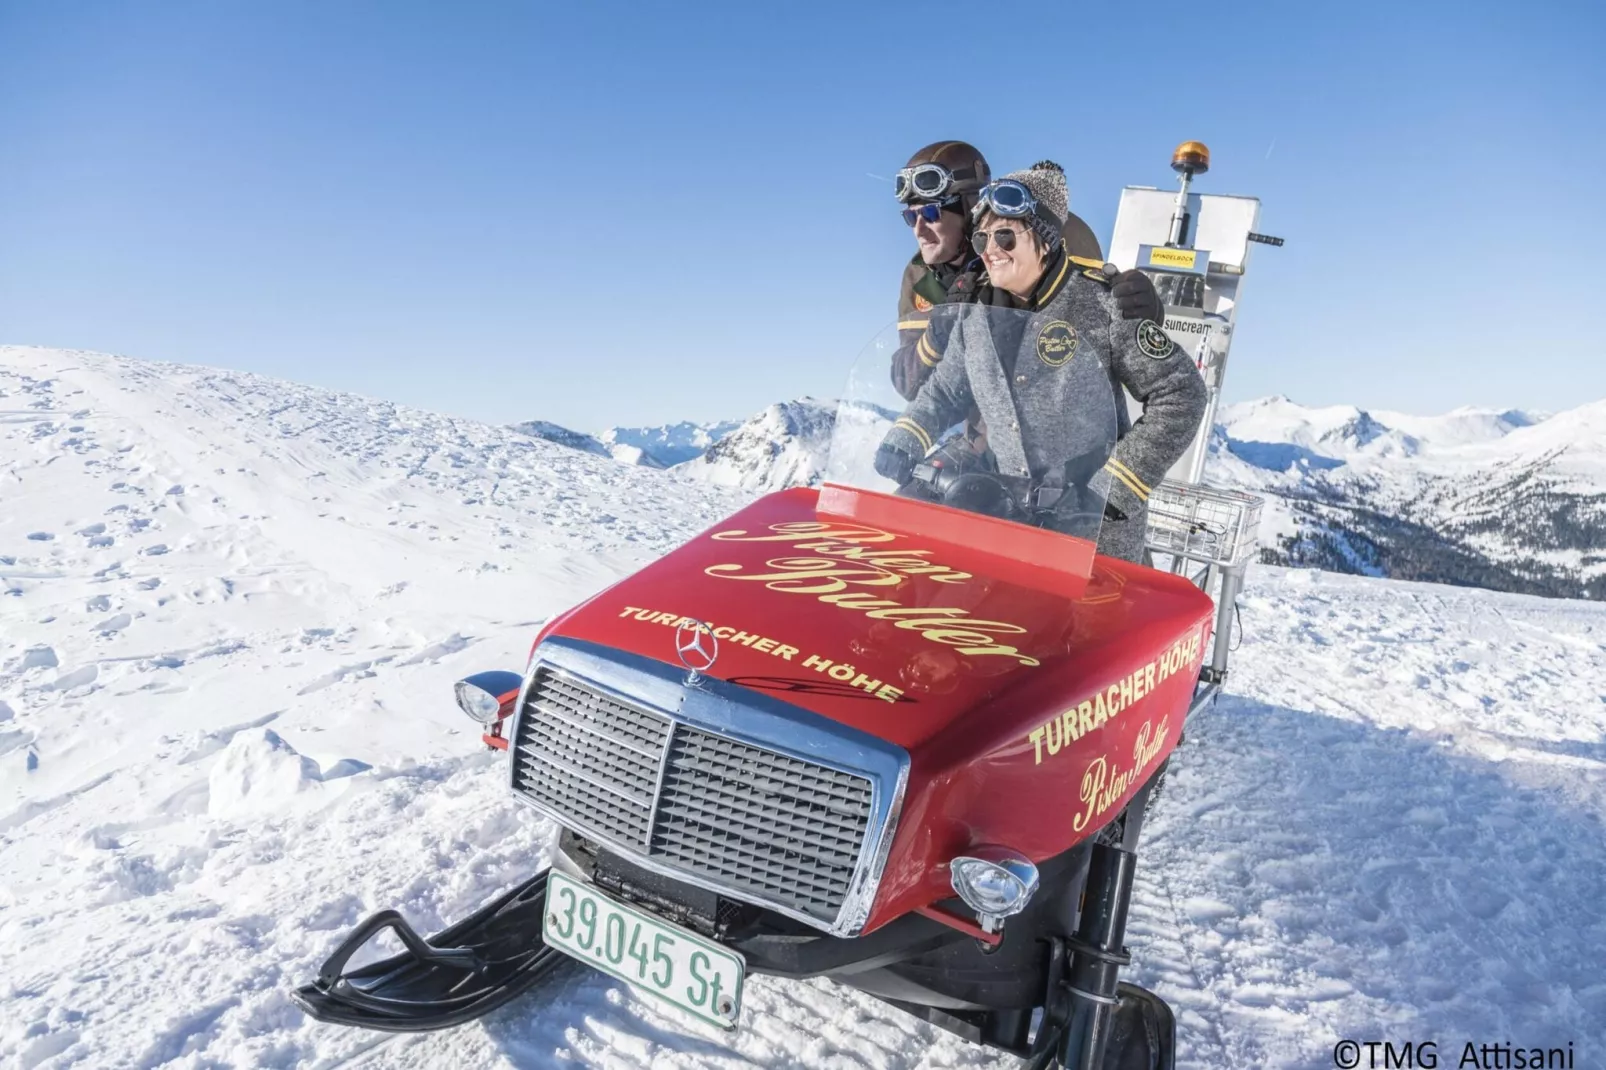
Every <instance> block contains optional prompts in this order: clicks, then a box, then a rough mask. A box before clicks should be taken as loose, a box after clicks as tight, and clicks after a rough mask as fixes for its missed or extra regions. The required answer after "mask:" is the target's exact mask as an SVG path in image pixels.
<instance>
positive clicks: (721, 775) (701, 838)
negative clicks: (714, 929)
mask: <svg viewBox="0 0 1606 1070" xmlns="http://www.w3.org/2000/svg"><path fill="white" fill-rule="evenodd" d="M869 819H870V782H869V781H868V780H865V779H864V778H863V777H858V776H854V775H852V774H851V773H842V772H838V771H837V770H835V769H827V768H825V767H824V766H819V765H815V764H814V763H812V762H805V761H801V760H799V759H797V758H789V757H787V756H785V755H782V754H776V753H774V752H773V751H767V750H762V749H760V748H758V747H752V746H748V745H747V744H745V743H738V742H736V741H734V740H729V739H725V738H723V737H721V736H714V735H709V734H708V733H706V732H700V731H698V730H697V729H695V728H689V727H687V726H685V725H681V726H679V727H678V728H677V729H676V731H675V736H674V741H673V743H671V745H670V748H669V761H668V762H667V763H666V765H665V767H664V787H663V792H662V794H661V795H660V796H659V801H658V819H657V821H656V823H655V824H654V826H653V835H652V854H653V855H654V856H656V857H659V858H662V859H664V860H666V861H669V862H672V863H674V864H676V865H679V866H682V867H684V868H686V869H691V870H696V871H698V872H700V873H704V874H707V875H709V876H712V877H716V878H717V879H718V880H719V881H720V882H721V883H728V884H730V885H731V886H733V887H734V888H739V889H742V890H744V891H747V892H749V893H752V894H754V895H756V896H758V897H760V898H763V899H770V900H774V899H781V900H786V901H789V902H790V903H791V904H792V905H793V907H794V908H795V909H798V910H802V911H804V912H805V913H807V914H809V915H811V916H813V917H817V918H823V919H826V920H829V919H831V918H834V917H835V916H836V912H837V910H838V909H839V908H840V907H841V906H842V899H843V897H844V896H845V895H846V894H847V890H848V885H849V884H850V882H851V881H852V879H853V870H854V868H855V867H856V866H857V865H858V862H859V848H860V847H862V846H863V844H864V829H865V825H866V824H868V822H869Z"/></svg>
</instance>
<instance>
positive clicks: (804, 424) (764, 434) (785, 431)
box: [675, 397, 837, 492]
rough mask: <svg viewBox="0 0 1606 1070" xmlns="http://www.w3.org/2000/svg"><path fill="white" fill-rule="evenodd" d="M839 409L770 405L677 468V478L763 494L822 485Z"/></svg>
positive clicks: (804, 401)
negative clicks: (682, 477) (821, 480)
mask: <svg viewBox="0 0 1606 1070" xmlns="http://www.w3.org/2000/svg"><path fill="white" fill-rule="evenodd" d="M836 409H837V403H836V402H834V401H821V400H819V399H817V398H808V397H805V398H799V399H798V400H796V401H786V402H782V403H780V404H778V405H771V406H769V407H768V408H766V409H764V410H763V411H762V412H760V413H758V414H757V415H756V416H753V417H752V418H751V419H749V420H747V421H746V422H745V423H743V424H741V425H740V426H738V427H737V428H736V429H735V430H733V431H731V432H730V433H728V434H726V435H724V436H723V437H721V438H720V439H719V440H718V441H717V442H715V443H714V444H713V445H711V446H709V447H708V448H707V449H706V450H705V451H704V452H703V453H702V454H701V455H700V456H698V457H694V458H693V459H691V460H689V461H686V462H684V463H683V464H680V465H677V466H676V467H675V471H676V472H677V473H679V474H681V475H685V476H689V477H691V478H693V479H696V480H699V481H701V482H705V483H712V484H714V485H716V486H721V487H735V488H739V489H742V490H749V491H756V492H764V491H772V490H782V489H784V488H786V487H799V486H808V485H810V484H813V483H818V482H819V481H820V476H821V475H822V473H824V471H825V462H826V457H827V454H828V453H829V451H830V447H831V431H832V428H834V427H835V425H836Z"/></svg>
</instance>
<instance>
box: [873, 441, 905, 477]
mask: <svg viewBox="0 0 1606 1070" xmlns="http://www.w3.org/2000/svg"><path fill="white" fill-rule="evenodd" d="M875 470H876V471H877V472H879V473H880V474H881V475H883V476H885V477H886V478H888V479H890V480H892V481H893V482H894V483H896V484H898V486H900V487H901V486H903V485H904V484H905V483H907V482H909V477H910V476H912V475H914V471H915V459H914V457H913V456H911V455H910V454H909V453H908V452H907V451H905V450H901V449H899V448H898V447H897V446H894V445H892V444H891V443H888V442H883V443H882V444H881V448H880V449H878V450H876V451H875Z"/></svg>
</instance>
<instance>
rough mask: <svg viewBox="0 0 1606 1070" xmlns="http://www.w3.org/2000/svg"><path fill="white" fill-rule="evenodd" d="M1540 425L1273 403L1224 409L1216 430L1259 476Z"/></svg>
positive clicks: (1529, 419) (1497, 413) (1490, 412)
mask: <svg viewBox="0 0 1606 1070" xmlns="http://www.w3.org/2000/svg"><path fill="white" fill-rule="evenodd" d="M1540 419H1541V418H1540V417H1537V416H1536V415H1534V414H1531V413H1526V412H1522V411H1520V410H1517V409H1506V410H1495V409H1476V408H1462V409H1456V410H1455V411H1453V412H1449V413H1446V414H1444V415H1442V416H1413V415H1410V414H1407V413H1397V412H1384V411H1376V412H1368V411H1366V410H1364V409H1358V408H1356V407H1355V406H1353V405H1328V406H1320V407H1312V406H1307V405H1300V404H1299V403H1297V402H1294V401H1290V400H1289V399H1288V398H1286V397H1281V396H1277V397H1268V398H1258V399H1256V400H1254V401H1245V402H1240V403H1238V404H1235V405H1227V406H1224V407H1223V408H1222V409H1221V412H1220V413H1219V415H1218V417H1217V424H1218V428H1219V431H1220V434H1221V435H1222V436H1223V439H1224V444H1225V445H1226V447H1227V448H1228V449H1229V450H1230V451H1231V452H1232V453H1233V454H1234V455H1236V456H1238V457H1239V458H1241V459H1243V460H1244V461H1246V462H1248V463H1249V464H1251V465H1254V466H1255V467H1258V468H1265V469H1268V470H1271V471H1285V470H1287V469H1289V468H1290V467H1292V466H1293V465H1295V464H1298V463H1299V462H1301V461H1303V462H1305V464H1306V465H1308V466H1310V467H1315V468H1319V469H1328V468H1332V467H1335V466H1336V465H1338V464H1346V463H1350V462H1354V461H1361V460H1373V459H1376V460H1383V459H1391V458H1405V457H1416V456H1418V455H1420V454H1422V453H1424V452H1433V451H1440V450H1446V449H1454V448H1456V447H1462V446H1472V445H1477V444H1479V443H1486V442H1494V441H1497V440H1499V439H1502V438H1504V437H1505V436H1507V435H1509V434H1511V433H1512V432H1514V431H1518V430H1521V429H1523V428H1527V427H1530V426H1533V425H1535V424H1536V423H1538V422H1539V420H1540Z"/></svg>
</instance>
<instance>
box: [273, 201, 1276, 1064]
mask: <svg viewBox="0 0 1606 1070" xmlns="http://www.w3.org/2000/svg"><path fill="white" fill-rule="evenodd" d="M1185 193H1186V187H1184V194H1185ZM962 317H963V318H962V321H961V323H960V324H959V326H958V328H957V329H956V332H955V336H956V337H961V336H967V335H968V336H969V337H971V338H977V337H981V336H983V335H987V336H992V337H999V336H1001V335H1006V334H1010V335H1012V336H1013V337H1019V336H1020V334H1019V332H1022V331H1025V330H1030V329H1033V327H1034V324H1032V323H1031V322H1030V318H1031V314H1030V313H1027V312H1022V311H1017V310H1011V309H1000V308H987V307H982V306H975V305H972V306H965V310H964V312H963V314H962ZM897 345H898V336H897V332H896V330H895V329H894V328H889V329H888V330H887V331H885V332H883V334H882V335H881V336H879V337H878V338H877V339H876V340H875V341H874V342H873V343H872V344H871V345H870V346H869V347H868V348H867V349H866V351H865V352H864V353H863V354H862V355H861V357H860V359H859V360H858V361H857V362H856V364H855V366H854V368H853V371H852V374H851V376H850V380H849V383H848V386H847V389H846V390H845V391H844V393H843V395H842V401H841V403H840V407H839V409H838V413H837V418H836V425H835V432H834V437H833V442H832V448H831V454H830V459H829V464H828V467H827V472H826V478H825V480H824V481H823V483H822V485H821V486H819V487H818V488H795V489H791V490H786V491H782V492H779V493H775V494H771V495H769V496H767V497H764V498H762V499H760V500H758V501H756V502H754V503H753V504H752V505H750V506H748V507H747V508H745V509H743V510H742V511H740V512H738V513H736V514H735V515H733V516H731V517H730V518H729V519H727V520H725V521H724V522H722V523H720V524H718V525H716V526H715V527H713V528H712V529H710V530H708V531H706V532H704V533H703V534H701V535H699V536H698V537H697V538H695V539H693V540H691V541H690V542H688V543H687V544H685V545H684V546H682V547H680V548H679V549H677V550H675V551H674V552H672V553H670V554H669V555H667V556H665V557H664V558H662V559H660V560H658V561H656V562H654V563H653V564H651V565H649V566H647V567H646V568H644V569H642V570H641V571H639V572H637V573H635V574H634V575H632V576H630V577H628V578H626V579H624V580H622V581H621V582H619V583H617V584H615V585H614V586H612V587H610V588H608V589H607V590H604V591H602V592H601V593H599V594H597V595H596V596H594V597H593V598H591V599H589V600H588V601H586V602H584V603H583V604H581V605H579V606H576V607H574V608H573V609H571V610H569V611H567V612H566V613H564V614H562V615H560V616H558V617H556V618H554V619H553V620H551V621H549V622H548V623H547V624H546V625H545V627H544V628H543V629H542V630H541V632H540V634H539V635H538V636H537V637H536V639H535V643H534V646H533V649H532V650H531V653H530V657H529V662H528V664H527V665H526V666H525V668H524V670H523V671H522V672H511V671H499V672H487V673H481V674H479V675H477V676H474V677H470V678H469V679H467V680H464V681H460V682H459V683H458V684H457V697H458V702H459V705H460V706H462V708H463V709H464V710H465V711H466V712H467V713H469V714H470V716H472V717H474V718H475V719H477V720H479V721H480V722H482V723H483V724H484V726H485V735H484V738H485V740H486V742H487V743H488V744H490V745H491V746H494V747H497V748H499V749H501V750H503V751H505V753H506V755H507V766H506V777H507V780H506V783H507V789H508V790H509V791H511V792H513V793H514V794H515V795H516V796H517V797H518V798H519V799H520V800H521V801H522V802H524V803H526V804H528V806H529V807H530V809H531V810H532V811H533V812H532V815H531V819H532V820H536V819H539V818H545V819H547V820H549V821H550V822H551V823H552V825H553V827H554V830H555V832H554V835H555V838H556V843H555V848H554V850H553V851H552V853H551V859H552V861H551V865H550V867H549V868H547V869H545V870H543V871H542V872H539V873H534V874H532V876H531V877H530V878H529V880H527V881H526V882H525V883H523V884H522V885H519V886H517V887H515V888H512V889H510V890H509V891H508V892H507V893H505V894H504V895H502V896H500V897H499V898H497V899H496V900H494V901H493V902H491V903H490V904H488V905H487V906H485V907H484V908H483V909H481V910H480V911H479V912H477V913H476V914H474V915H473V916H471V917H469V918H467V919H465V920H463V921H462V922H460V923H458V924H456V925H453V926H451V927H450V928H447V929H446V930H444V931H442V932H440V933H438V934H436V935H434V936H431V937H429V938H428V939H425V938H424V937H422V936H420V935H419V934H418V933H417V932H415V931H414V930H413V929H412V928H411V927H410V926H409V925H408V924H407V922H406V921H405V920H404V919H403V918H402V917H401V916H400V915H399V914H397V913H396V912H394V911H383V912H381V913H379V914H376V915H374V916H372V917H370V918H369V919H367V920H366V921H365V922H363V923H362V924H361V925H360V926H358V927H357V928H356V929H355V930H354V931H353V932H352V933H351V934H349V935H348V936H347V937H346V939H345V940H344V941H343V942H342V943H341V944H340V945H339V947H338V948H336V949H335V951H334V954H333V955H332V956H331V957H330V958H329V960H328V961H327V963H326V964H325V965H324V967H323V970H322V971H321V973H320V975H319V976H318V977H317V978H316V979H315V980H314V981H312V982H311V983H309V984H306V985H304V986H302V987H301V988H299V989H298V990H297V991H296V992H295V999H296V1002H297V1003H298V1004H299V1005H300V1006H301V1007H302V1008H303V1009H304V1010H305V1011H306V1012H307V1013H309V1014H311V1015H312V1016H313V1017H315V1018H318V1019H321V1020H324V1021H328V1022H336V1023H343V1024H348V1025H355V1026H361V1027H366V1028H370V1029H379V1030H392V1031H417V1030H429V1029H439V1028H446V1027H449V1026H453V1025H457V1024H461V1023H463V1022H466V1021H469V1020H472V1019H474V1018H477V1017H479V1016H481V1015H484V1014H486V1013H487V1012H489V1011H491V1010H493V1009H495V1008H497V1007H500V1006H502V1005H504V1004H506V1003H508V1001H509V1000H511V999H513V998H514V997H516V996H518V995H520V994H521V993H525V992H530V993H531V995H530V998H529V999H528V1000H527V1003H528V1006H529V1010H530V1013H537V1007H538V1006H539V1003H538V1000H539V992H540V987H539V982H540V981H541V979H542V977H543V976H545V975H546V974H548V973H549V972H551V971H552V970H553V969H554V968H556V967H558V966H559V965H560V964H566V963H573V962H576V961H577V962H579V963H583V964H584V965H585V966H587V967H590V968H593V969H597V970H601V971H602V972H604V973H606V974H609V975H611V976H613V977H615V978H617V979H619V980H621V981H624V982H626V983H628V984H630V985H631V986H633V987H634V988H636V989H638V990H639V991H642V992H646V993H649V994H650V995H652V996H655V997H657V998H659V999H661V1000H664V1001H666V1002H668V1003H670V1004H673V1005H674V1006H676V1007H679V1008H681V1009H682V1010H684V1011H686V1012H688V1013H690V1014H691V1015H694V1016H696V1017H697V1018H699V1019H702V1020H703V1021H706V1022H708V1023H712V1024H713V1025H715V1026H720V1027H724V1028H732V1029H734V1028H739V1027H740V1025H741V1021H742V1003H743V1000H742V995H743V986H744V982H745V981H746V979H747V978H748V977H750V976H752V975H755V974H769V975H774V976H780V977H790V978H805V977H820V976H823V977H827V978H831V979H832V980H834V981H836V982H837V983H840V984H844V985H848V986H850V987H852V988H855V989H858V990H859V991H862V992H865V993H868V994H870V995H872V996H875V997H878V998H879V999H882V1000H884V1001H886V1002H888V1003H890V1004H892V1005H894V1006H897V1007H899V1008H902V1009H903V1010H905V1011H907V1012H909V1013H911V1014H914V1015H917V1016H919V1017H921V1018H924V1019H926V1020H928V1021H930V1022H932V1023H935V1024H937V1025H940V1026H942V1027H944V1028H947V1029H949V1030H952V1031H954V1032H956V1033H958V1034H960V1035H961V1036H964V1037H966V1038H969V1039H971V1040H973V1041H976V1042H980V1043H984V1044H988V1045H991V1046H994V1047H997V1048H1000V1049H1004V1050H1007V1051H1010V1052H1013V1053H1015V1054H1017V1055H1019V1056H1021V1057H1022V1058H1024V1059H1025V1060H1026V1061H1027V1065H1029V1066H1032V1067H1063V1068H1067V1070H1071V1068H1075V1070H1090V1068H1100V1070H1103V1068H1110V1070H1139V1068H1143V1070H1158V1068H1162V1067H1169V1066H1171V1065H1172V1061H1173V1048H1174V1033H1175V1026H1174V1020H1173V1017H1172V1014H1171V1011H1170V1010H1169V1008H1168V1007H1167V1006H1166V1005H1165V1003H1164V1002H1163V1001H1162V1000H1160V999H1159V998H1158V997H1157V996H1155V995H1154V994H1152V993H1150V992H1148V991H1145V990H1144V989H1142V988H1139V987H1137V986H1135V985H1132V984H1130V983H1127V982H1125V981H1123V980H1122V979H1121V973H1122V968H1123V967H1124V966H1125V965H1126V964H1127V963H1128V962H1129V961H1130V956H1131V954H1132V952H1130V951H1129V950H1128V948H1127V947H1126V946H1125V930H1126V924H1127V914H1128V909H1129V906H1130V902H1131V893H1132V887H1133V880H1134V876H1135V873H1136V869H1137V865H1138V857H1139V845H1140V841H1141V834H1142V830H1143V824H1144V815H1145V810H1146V808H1147V805H1148V803H1149V801H1150V799H1151V797H1152V796H1153V795H1154V793H1155V791H1156V788H1157V785H1158V784H1159V783H1160V780H1161V777H1162V774H1163V772H1164V770H1165V768H1166V765H1167V763H1168V762H1169V761H1170V760H1171V759H1172V756H1173V753H1174V752H1175V751H1176V748H1177V746H1178V743H1179V741H1180V740H1181V738H1182V734H1183V729H1184V725H1185V724H1186V722H1187V720H1188V718H1189V717H1190V716H1191V715H1193V714H1195V713H1197V712H1198V711H1199V710H1201V709H1202V708H1204V707H1205V706H1207V705H1208V704H1209V702H1210V701H1211V699H1212V698H1213V697H1214V695H1215V694H1216V693H1217V691H1218V689H1219V687H1220V685H1221V682H1222V680H1223V678H1224V677H1225V673H1226V659H1227V652H1228V644H1227V641H1226V640H1227V631H1228V629H1227V628H1226V627H1224V626H1223V622H1226V621H1228V620H1230V616H1231V612H1232V603H1233V599H1234V597H1235V595H1236V591H1237V589H1238V584H1239V583H1240V582H1241V579H1242V575H1243V570H1244V568H1245V567H1246V565H1247V562H1248V560H1249V558H1250V556H1251V555H1252V553H1253V550H1254V524H1255V522H1256V520H1257V519H1258V507H1259V506H1258V502H1257V501H1256V500H1254V499H1252V498H1249V497H1247V496H1243V495H1236V494H1232V493H1228V492H1218V491H1212V490H1210V489H1208V488H1204V487H1201V486H1198V485H1197V484H1196V481H1195V482H1193V483H1189V482H1176V483H1172V482H1169V481H1168V482H1167V483H1166V484H1164V485H1162V486H1161V487H1157V488H1155V492H1154V494H1153V496H1152V497H1151V499H1150V508H1151V511H1152V515H1151V520H1150V527H1149V542H1150V545H1151V548H1152V549H1153V550H1154V551H1156V554H1155V557H1154V560H1155V563H1156V564H1157V565H1159V566H1161V567H1149V566H1146V565H1140V564H1131V563H1128V562H1125V561H1121V560H1116V559H1112V558H1107V557H1103V556H1100V555H1098V554H1097V553H1096V552H1095V543H1096V541H1097V539H1098V534H1099V531H1100V527H1101V525H1102V524H1104V523H1106V522H1114V521H1106V519H1105V500H1104V499H1105V493H1106V491H1107V488H1108V485H1109V480H1110V479H1111V478H1112V477H1111V475H1110V473H1109V472H1108V471H1107V470H1106V469H1105V468H1104V467H1103V462H1104V460H1105V459H1106V458H1108V456H1109V455H1110V451H1111V450H1112V449H1113V447H1114V444H1115V440H1116V432H1117V417H1116V411H1115V407H1114V406H1115V399H1114V398H1113V396H1112V392H1111V390H1110V387H1109V379H1108V377H1107V373H1106V371H1105V369H1104V368H1103V367H1102V366H1101V365H1100V363H1099V362H1098V360H1097V359H1096V358H1094V357H1092V356H1090V355H1087V354H1082V355H1081V356H1082V357H1084V358H1085V359H1083V360H1082V362H1081V364H1080V365H1078V363H1077V361H1076V360H1075V359H1073V360H1072V361H1071V362H1070V364H1069V365H1067V366H1066V367H1065V368H1064V369H1062V370H1063V371H1064V372H1065V373H1066V374H1073V375H1079V376H1083V377H1085V378H1086V380H1087V385H1088V389H1086V390H1083V391H1080V395H1081V396H1082V397H1083V398H1084V399H1085V401H1084V402H1083V403H1081V404H1080V406H1079V408H1078V410H1077V411H1075V412H1073V413H1068V414H1066V417H1065V418H1066V419H1067V420H1070V421H1072V423H1073V426H1074V428H1075V430H1076V440H1077V441H1078V442H1079V443H1081V449H1080V451H1079V453H1078V456H1077V457H1076V458H1074V459H1073V460H1072V462H1071V463H1069V464H1067V465H1066V467H1065V470H1064V471H1063V472H1057V473H1053V474H1052V478H1048V479H1046V480H1045V479H1039V480H1035V481H1034V480H1030V479H1019V480H1016V479H1010V478H1008V477H1004V476H999V475H992V474H988V473H970V474H967V475H965V476H962V477H959V479H958V480H954V479H949V478H945V476H944V473H942V472H941V471H939V470H937V469H935V468H934V467H932V466H930V465H926V466H922V468H921V469H917V473H916V474H917V479H923V480H925V481H926V482H927V483H928V484H930V486H931V488H932V493H931V494H930V495H929V496H931V497H936V498H938V499H939V500H937V501H927V500H917V499H914V498H910V497H904V496H899V495H897V494H895V493H894V492H895V491H896V490H897V488H896V487H895V486H893V485H892V484H891V482H890V481H888V480H885V479H883V478H881V477H880V476H878V475H876V473H875V470H874V468H873V464H872V462H873V458H874V455H875V452H876V449H877V447H878V446H879V445H880V443H881V441H882V439H883V437H884V436H885V434H886V432H887V430H888V428H889V427H890V426H891V424H892V422H893V421H894V420H895V419H896V418H897V416H898V414H899V412H900V411H901V410H902V408H903V403H902V401H901V399H899V398H898V397H897V396H896V394H895V393H894V392H893V391H892V388H891V385H890V383H889V381H888V362H889V359H890V356H891V354H892V352H893V350H894V349H896V347H897ZM1215 385H1219V379H1218V380H1217V383H1216V384H1215ZM1188 463H1191V462H1188ZM1045 485H1047V487H1048V492H1045ZM960 505H963V506H964V507H963V508H961V507H959V506H960ZM1212 594H1214V597H1212ZM1186 753H1187V752H1186V751H1184V752H1183V760H1185V757H1186ZM382 931H389V932H390V933H392V934H393V935H394V937H396V938H397V939H399V940H400V942H401V944H402V945H403V947H404V949H405V950H404V951H403V952H402V953H400V954H398V955H395V956H393V957H390V958H386V959H384V960H382V961H377V962H370V963H368V964H366V965H360V966H355V967H353V966H352V965H351V962H352V960H353V958H354V957H355V956H356V955H357V954H358V952H359V951H360V950H361V949H362V948H363V946H364V945H365V944H367V943H368V942H369V941H370V940H371V939H372V938H373V937H375V936H376V935H377V934H379V933H380V932H382ZM1138 951H1139V953H1141V949H1138Z"/></svg>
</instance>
